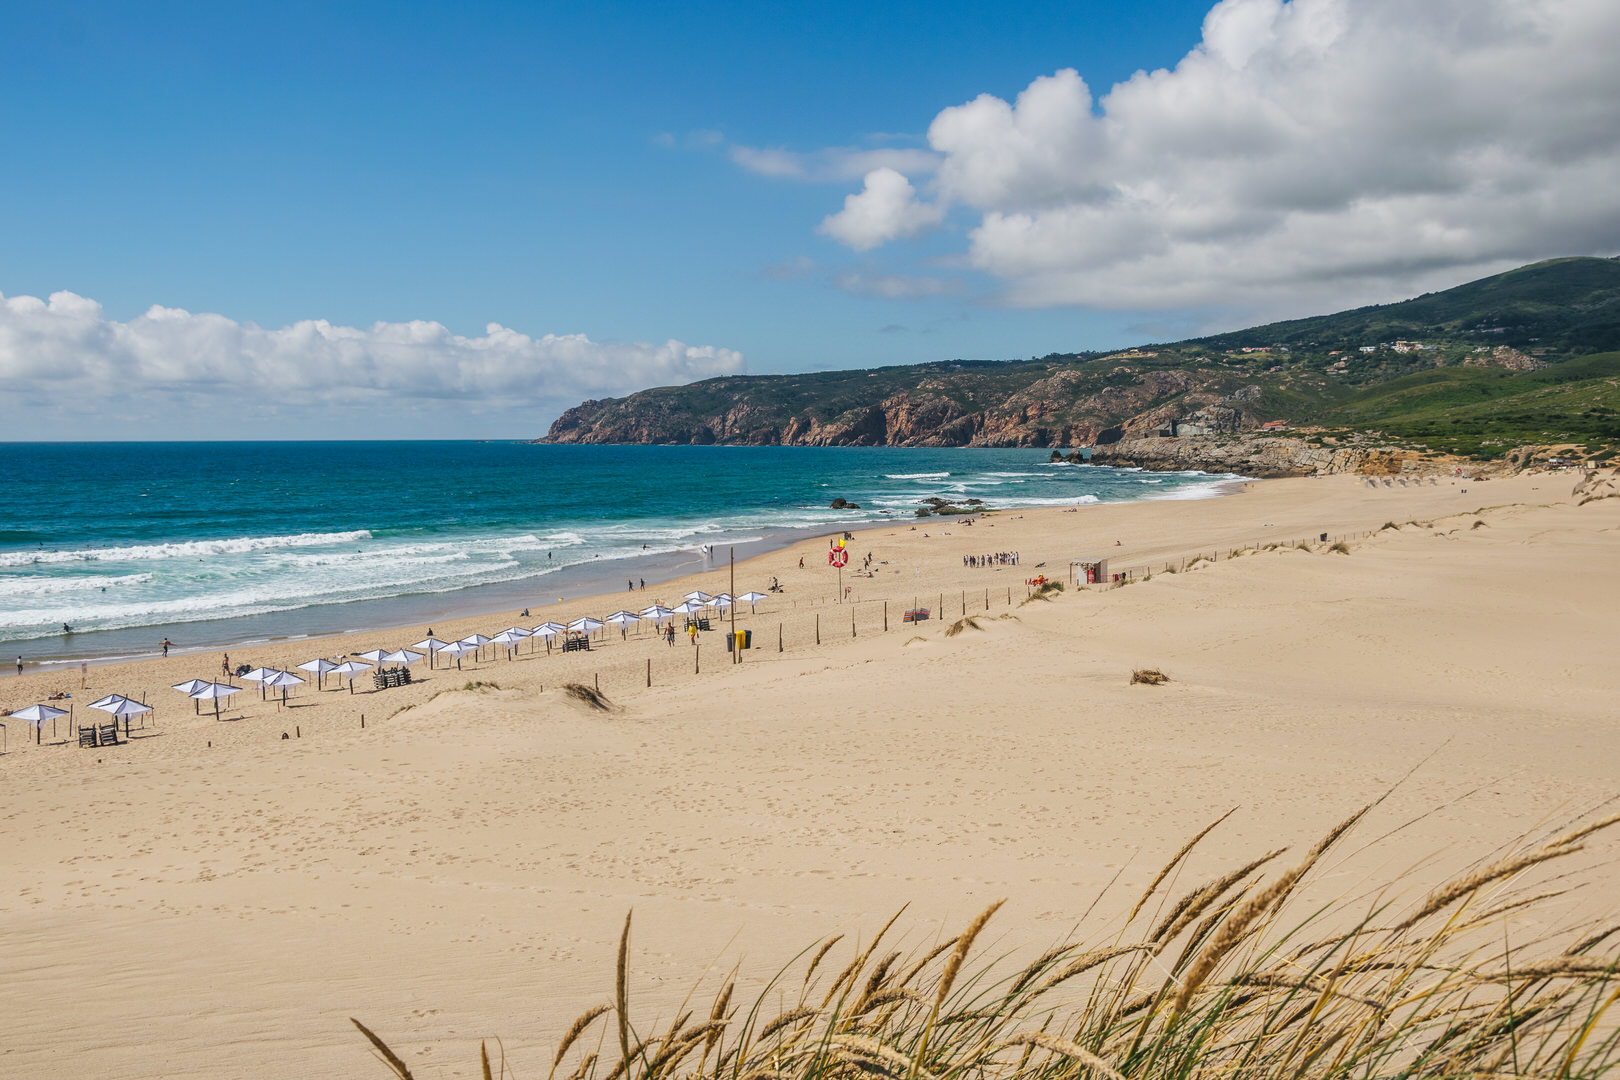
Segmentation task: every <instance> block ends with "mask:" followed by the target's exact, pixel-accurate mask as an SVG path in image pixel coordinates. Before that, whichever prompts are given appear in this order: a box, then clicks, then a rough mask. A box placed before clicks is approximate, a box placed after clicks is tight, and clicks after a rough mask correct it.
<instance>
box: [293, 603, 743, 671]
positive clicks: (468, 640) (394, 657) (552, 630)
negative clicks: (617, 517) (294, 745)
mask: <svg viewBox="0 0 1620 1080" xmlns="http://www.w3.org/2000/svg"><path fill="white" fill-rule="evenodd" d="M765 598H766V597H765V594H764V593H760V592H747V593H743V594H742V595H741V596H739V597H736V598H735V599H733V598H732V597H731V596H730V595H729V594H727V593H720V594H718V595H715V596H711V595H709V594H708V593H705V592H701V591H697V592H689V593H687V594H686V595H685V596H684V597H682V598H681V602H680V603H679V604H676V605H675V606H674V607H664V606H663V605H662V604H652V605H650V606H649V607H645V608H642V609H641V610H640V611H615V612H614V613H613V614H611V615H609V616H607V617H606V618H602V619H597V618H593V617H592V616H589V615H586V616H583V617H581V618H578V619H575V620H574V621H573V622H570V623H559V622H543V623H541V624H540V625H539V626H535V627H532V628H527V629H526V628H524V627H521V626H509V627H507V628H506V629H505V630H502V631H501V632H500V633H498V634H496V635H495V636H494V637H486V636H484V635H483V634H469V635H467V636H466V637H464V638H462V639H460V640H459V641H441V640H440V639H438V638H436V637H428V638H423V639H422V640H421V641H418V642H416V643H415V644H414V645H412V646H411V647H410V649H399V650H396V651H393V652H389V651H387V650H384V649H374V650H372V651H371V652H364V653H360V654H359V655H360V657H361V658H362V659H365V660H369V661H371V662H372V663H374V664H401V665H404V666H409V665H411V664H414V663H415V662H416V661H418V660H422V659H428V660H429V662H431V660H432V658H433V657H435V656H448V657H451V658H453V659H455V660H456V662H457V663H458V665H459V663H460V661H461V658H462V657H463V656H465V655H466V654H468V653H473V654H474V657H475V658H476V656H477V654H478V653H479V651H480V650H482V649H483V648H484V647H485V646H486V645H498V646H501V647H502V648H505V649H512V648H515V647H516V646H517V645H518V644H519V643H520V642H521V641H523V639H524V638H542V639H544V640H545V641H547V642H548V643H549V642H550V640H551V639H552V638H554V637H556V636H557V635H558V634H565V633H573V634H594V633H596V631H598V630H600V629H602V628H603V627H604V626H606V625H608V624H610V623H611V624H612V625H615V626H618V627H619V628H620V629H624V628H626V627H628V626H629V625H630V624H631V623H636V622H642V621H646V622H650V623H652V624H653V625H654V626H657V625H660V624H662V623H665V622H667V621H669V620H670V619H673V618H674V617H675V616H677V615H696V614H697V613H698V612H700V611H702V610H703V609H704V608H715V609H717V610H720V611H724V610H726V609H727V608H729V607H731V606H732V605H733V604H737V603H744V604H747V605H748V606H749V610H754V607H755V605H757V604H758V603H759V602H760V601H761V600H764V599H765ZM415 649H420V650H422V651H421V652H413V651H412V650H415ZM298 666H299V667H300V668H302V669H304V670H306V671H313V672H315V673H316V674H317V677H319V676H320V675H322V674H325V673H327V672H333V671H337V670H338V669H339V668H340V667H341V666H343V665H336V664H333V663H332V662H331V661H329V660H311V661H309V662H308V663H306V664H300V665H298ZM350 682H351V685H350V689H351V690H352V689H353V676H352V675H351V676H350Z"/></svg>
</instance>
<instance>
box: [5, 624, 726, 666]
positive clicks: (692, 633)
mask: <svg viewBox="0 0 1620 1080" xmlns="http://www.w3.org/2000/svg"><path fill="white" fill-rule="evenodd" d="M686 635H687V637H690V638H691V639H692V644H693V645H696V644H697V623H696V622H689V623H687V624H686ZM17 674H19V675H21V674H22V665H21V664H18V665H17Z"/></svg>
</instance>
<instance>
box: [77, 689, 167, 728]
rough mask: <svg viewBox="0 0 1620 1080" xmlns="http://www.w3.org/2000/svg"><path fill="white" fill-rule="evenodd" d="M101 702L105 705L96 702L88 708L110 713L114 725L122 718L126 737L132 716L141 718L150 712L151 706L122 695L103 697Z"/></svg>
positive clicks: (143, 722)
mask: <svg viewBox="0 0 1620 1080" xmlns="http://www.w3.org/2000/svg"><path fill="white" fill-rule="evenodd" d="M101 700H102V701H105V702H107V704H105V705H102V704H100V703H99V702H97V703H94V704H92V705H91V706H90V707H91V708H92V709H100V710H101V711H102V712H106V713H111V714H112V718H113V723H115V724H116V723H117V722H118V718H119V717H120V716H122V717H123V718H124V735H125V736H126V737H127V736H128V735H129V718H130V717H132V716H141V715H143V714H145V713H149V712H151V711H152V706H150V705H143V704H142V703H140V702H139V701H136V700H134V699H133V698H127V697H124V696H123V695H122V694H113V695H111V696H110V697H104V698H102V699H101ZM141 723H142V724H145V723H146V721H144V720H143V721H141Z"/></svg>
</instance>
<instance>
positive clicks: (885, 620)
mask: <svg viewBox="0 0 1620 1080" xmlns="http://www.w3.org/2000/svg"><path fill="white" fill-rule="evenodd" d="M883 632H884V633H885V634H887V633H888V632H889V602H888V601H887V600H885V601H883Z"/></svg>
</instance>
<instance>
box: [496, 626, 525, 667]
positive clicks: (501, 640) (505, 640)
mask: <svg viewBox="0 0 1620 1080" xmlns="http://www.w3.org/2000/svg"><path fill="white" fill-rule="evenodd" d="M528 636H529V635H527V634H524V635H522V637H519V636H518V635H517V634H514V633H512V631H510V630H502V631H501V632H500V633H498V634H496V635H495V636H494V637H493V638H491V639H490V641H491V642H492V643H494V644H496V645H499V646H500V647H501V648H503V649H505V650H506V658H507V659H508V660H510V659H512V650H513V649H514V648H516V647H517V646H518V645H520V644H522V642H523V638H525V637H528Z"/></svg>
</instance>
